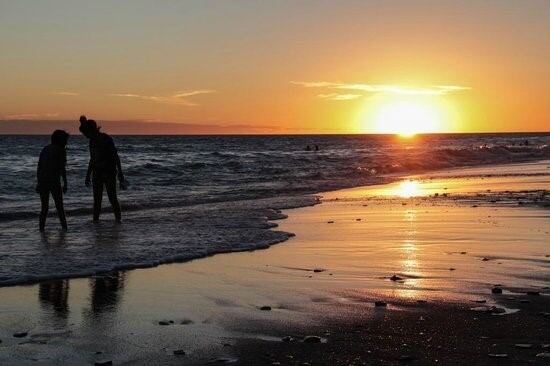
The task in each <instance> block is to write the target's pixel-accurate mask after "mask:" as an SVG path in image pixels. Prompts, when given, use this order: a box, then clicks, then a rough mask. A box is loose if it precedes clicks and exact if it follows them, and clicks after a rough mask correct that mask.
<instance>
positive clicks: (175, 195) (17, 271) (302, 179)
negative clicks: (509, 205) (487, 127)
mask: <svg viewBox="0 0 550 366" xmlns="http://www.w3.org/2000/svg"><path fill="white" fill-rule="evenodd" d="M107 132H108V131H107ZM113 137H114V140H115V143H116V145H117V147H118V150H119V154H120V157H121V160H122V166H123V169H124V173H125V176H126V178H127V179H128V181H129V182H130V186H129V189H128V190H126V191H122V192H120V193H119V199H120V201H121V205H122V209H123V224H122V225H120V226H119V225H115V224H114V223H113V222H112V221H113V218H112V214H111V213H110V212H109V209H108V208H109V204H108V201H107V199H106V197H105V198H104V207H105V209H106V210H105V211H106V212H105V213H104V214H103V216H102V222H101V223H100V224H99V225H92V224H91V205H92V193H91V189H88V188H86V187H85V186H84V178H85V172H86V167H87V161H88V144H87V140H85V139H84V138H82V137H81V136H72V137H71V138H70V140H69V145H68V148H67V171H68V182H69V183H68V185H69V191H68V193H67V195H66V196H65V208H66V212H67V216H68V222H69V231H68V232H67V233H63V232H61V231H60V230H59V223H58V220H57V218H56V217H55V212H54V211H55V210H54V209H51V212H50V214H51V215H50V217H49V218H48V223H47V232H46V233H45V234H43V235H41V234H40V233H39V232H38V211H39V209H40V203H39V198H38V195H37V194H36V193H35V191H34V187H35V184H36V178H35V175H36V164H37V160H38V156H39V154H40V150H41V149H42V147H43V146H45V145H47V144H48V143H49V136H8V135H4V136H0V177H1V180H0V285H9V284H18V283H25V282H34V281H38V280H41V279H48V278H58V277H73V276H83V275H93V274H96V273H99V272H105V271H110V270H115V269H125V268H135V267H147V266H154V265H158V264H160V263H166V262H173V261H184V260H189V259H193V258H199V257H203V256H206V255H211V254H215V253H220V252H229V251H239V250H250V249H257V248H265V247H267V246H269V245H271V244H273V243H277V242H280V241H283V240H286V239H287V238H288V237H289V236H290V235H291V234H290V233H283V232H278V231H276V230H270V229H272V228H273V227H274V226H276V225H275V224H274V223H272V222H271V221H270V220H273V219H278V218H283V217H284V216H283V215H282V214H281V213H280V210H281V209H286V208H292V207H300V206H305V205H311V204H315V203H316V198H315V197H313V196H311V194H315V193H319V192H323V191H329V190H335V189H340V188H348V187H354V186H360V185H370V184H376V183H382V182H387V181H390V180H392V179H396V178H397V177H399V176H403V175H407V174H414V173H421V172H427V171H432V170H437V169H450V168H456V167H462V166H476V165H490V164H502V163H514V162H527V161H535V160H543V159H549V158H550V134H548V133H544V134H442V135H439V134H438V135H419V136H416V137H415V138H409V139H407V138H399V137H395V136H389V135H349V136H343V135H338V136H327V135H311V136H310V135H308V136H113ZM307 146H310V148H311V150H310V151H308V150H307V149H306V147H307ZM315 147H318V150H316V148H315ZM51 206H52V207H53V204H52V205H51Z"/></svg>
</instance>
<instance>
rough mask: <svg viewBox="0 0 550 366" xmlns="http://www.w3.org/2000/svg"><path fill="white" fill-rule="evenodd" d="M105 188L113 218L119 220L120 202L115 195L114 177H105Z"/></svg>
mask: <svg viewBox="0 0 550 366" xmlns="http://www.w3.org/2000/svg"><path fill="white" fill-rule="evenodd" d="M105 188H106V189H107V196H108V197H109V202H110V203H111V207H112V208H113V213H114V214H115V220H116V221H117V222H120V221H121V219H122V218H121V214H120V204H119V203H118V198H117V195H116V178H115V177H113V178H112V179H111V178H109V179H106V180H105Z"/></svg>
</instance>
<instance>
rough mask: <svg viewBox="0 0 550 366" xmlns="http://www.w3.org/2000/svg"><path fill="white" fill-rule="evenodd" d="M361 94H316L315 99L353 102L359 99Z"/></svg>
mask: <svg viewBox="0 0 550 366" xmlns="http://www.w3.org/2000/svg"><path fill="white" fill-rule="evenodd" d="M362 96H363V95H362V94H338V93H330V94H318V95H317V97H319V98H321V99H328V100H353V99H357V98H361V97H362Z"/></svg>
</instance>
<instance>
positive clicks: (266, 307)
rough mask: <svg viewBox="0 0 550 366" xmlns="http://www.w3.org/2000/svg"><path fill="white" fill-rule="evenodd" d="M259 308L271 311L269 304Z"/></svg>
mask: <svg viewBox="0 0 550 366" xmlns="http://www.w3.org/2000/svg"><path fill="white" fill-rule="evenodd" d="M260 310H263V311H271V306H267V305H264V306H262V307H260Z"/></svg>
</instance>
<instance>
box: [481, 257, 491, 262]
mask: <svg viewBox="0 0 550 366" xmlns="http://www.w3.org/2000/svg"><path fill="white" fill-rule="evenodd" d="M481 261H482V262H487V261H490V259H489V258H486V257H484V258H483V259H482V260H481Z"/></svg>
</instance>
